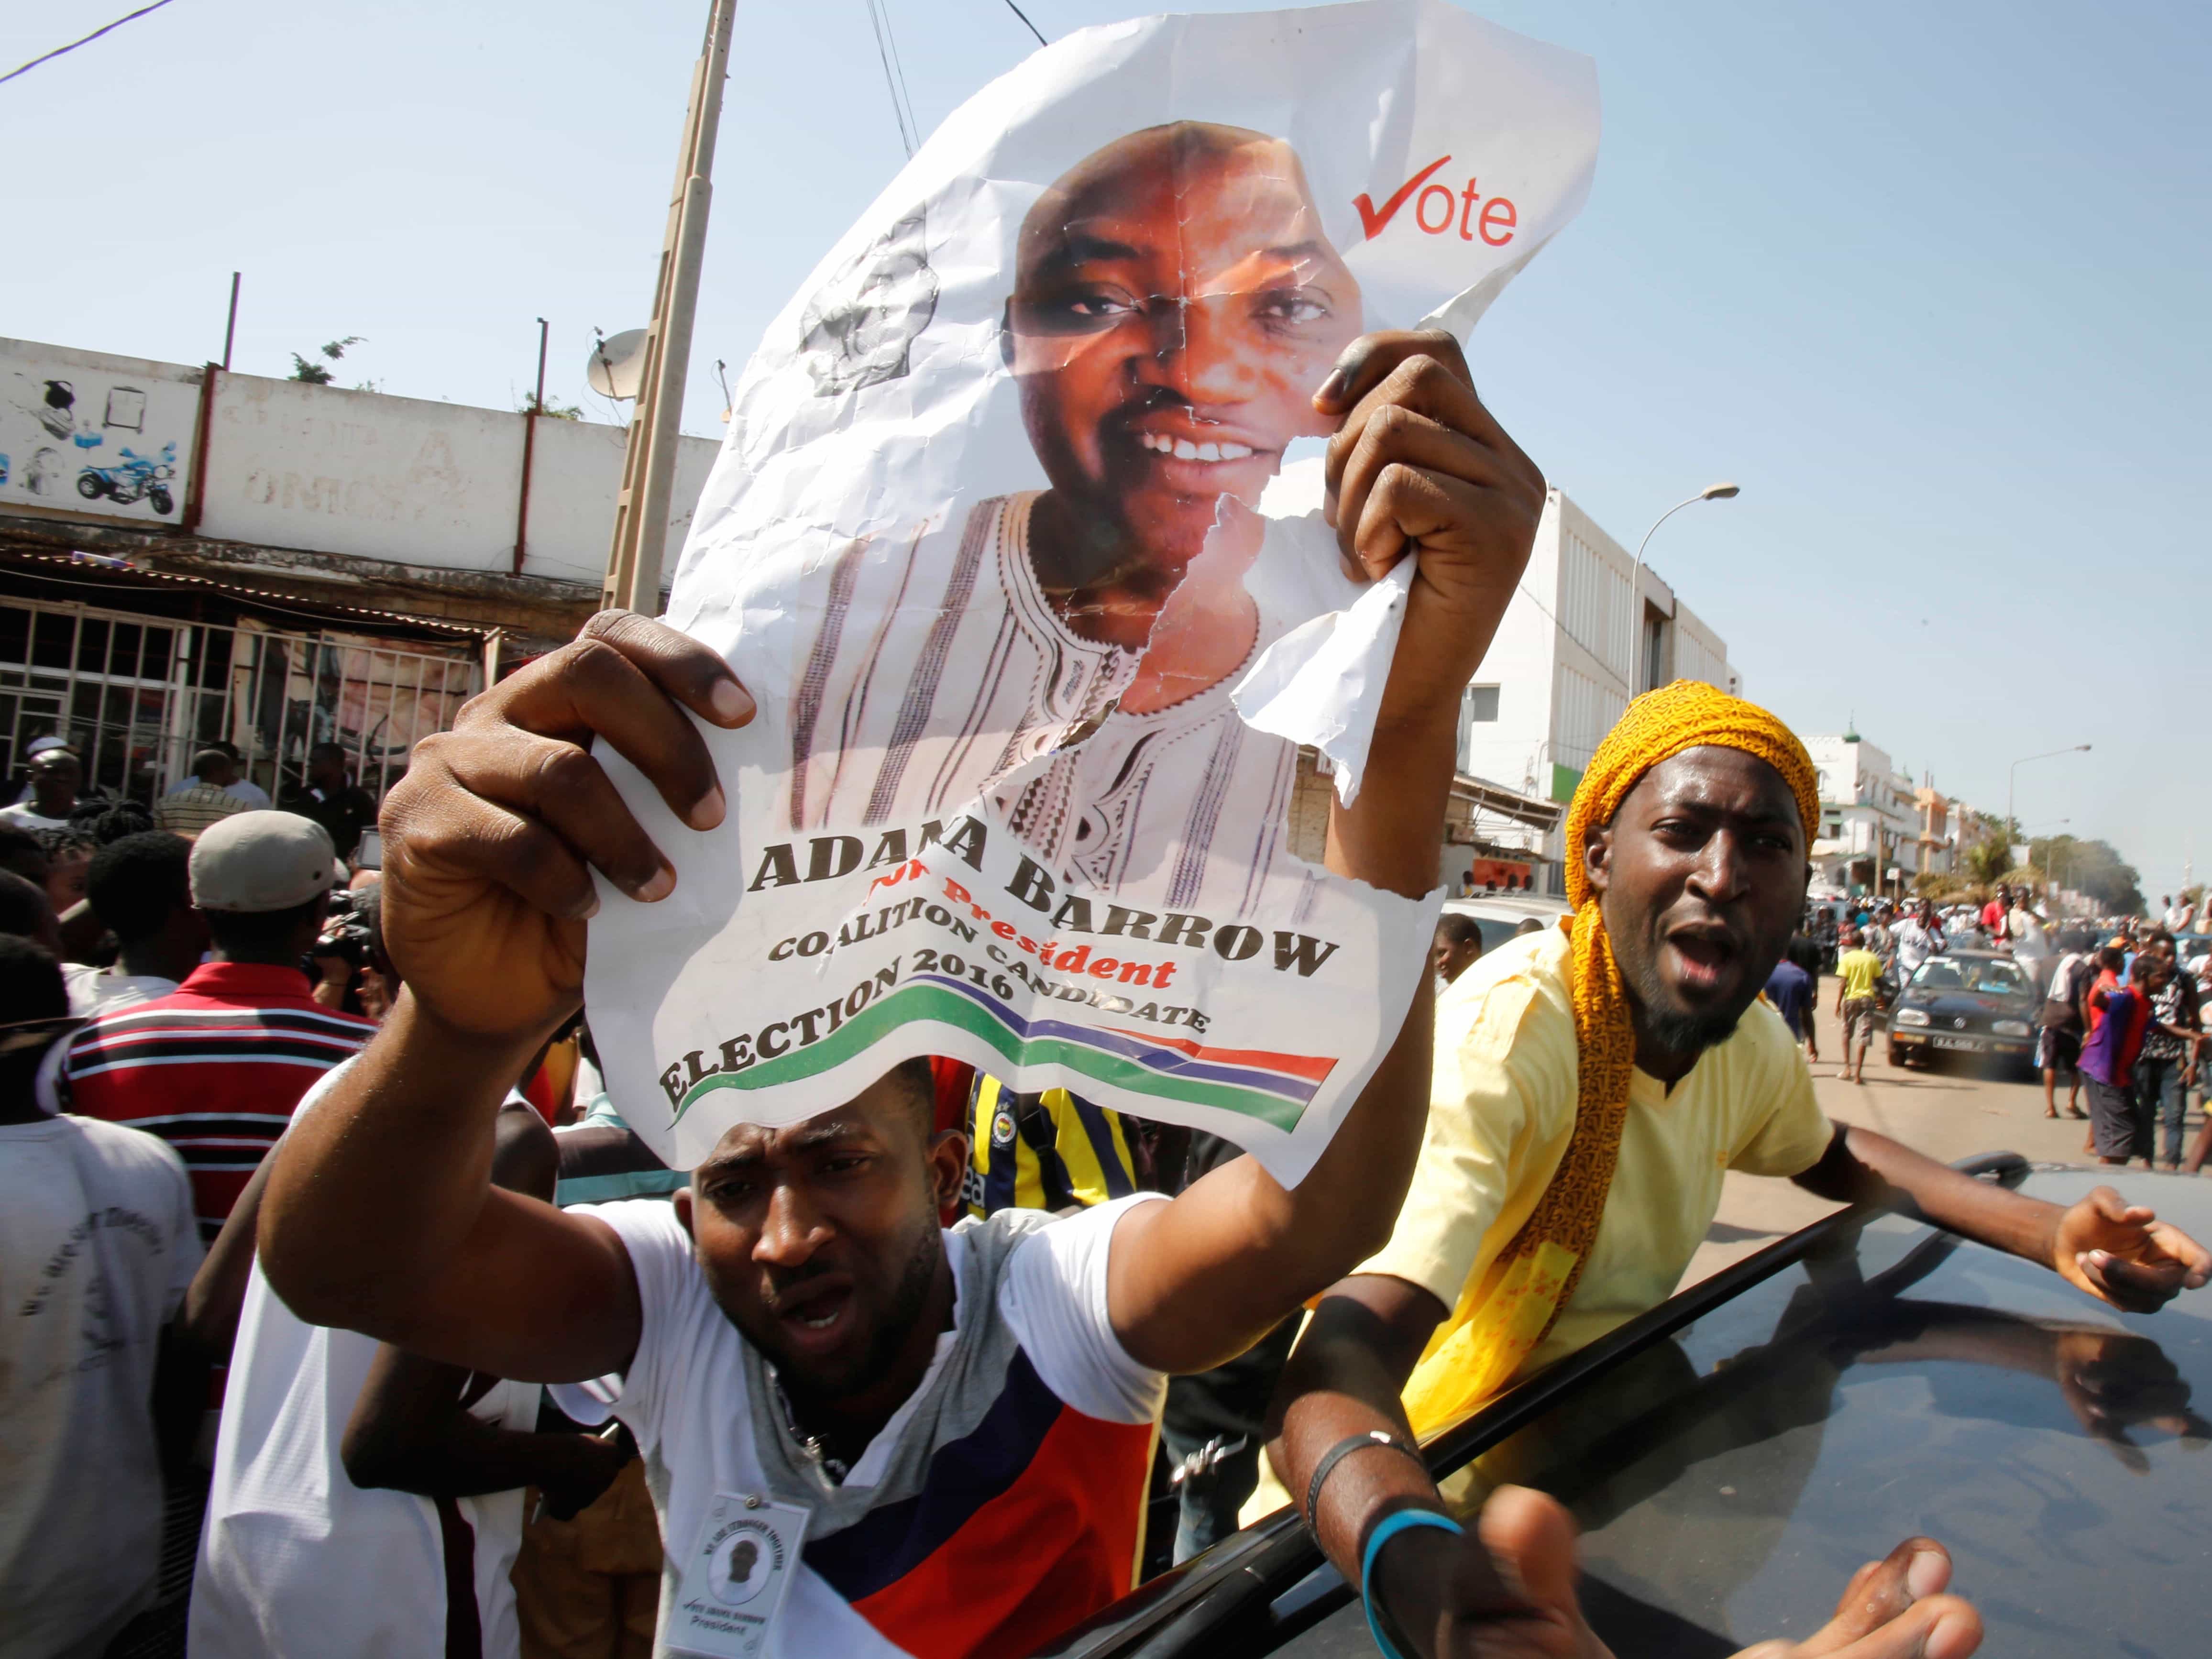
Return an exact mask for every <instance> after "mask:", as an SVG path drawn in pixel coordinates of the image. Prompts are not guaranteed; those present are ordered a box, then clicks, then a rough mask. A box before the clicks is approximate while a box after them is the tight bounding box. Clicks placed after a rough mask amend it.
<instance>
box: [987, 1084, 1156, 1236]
mask: <svg viewBox="0 0 2212 1659" xmlns="http://www.w3.org/2000/svg"><path fill="white" fill-rule="evenodd" d="M968 1138H969V1142H970V1143H971V1145H972V1147H973V1150H972V1151H971V1152H969V1164H968V1179H967V1182H966V1183H965V1185H966V1190H965V1192H964V1193H963V1194H962V1196H963V1198H964V1200H966V1204H967V1208H968V1213H969V1214H970V1215H974V1216H987V1215H995V1214H996V1213H998V1212H1000V1210H1004V1209H1010V1208H1011V1209H1021V1210H1064V1209H1066V1208H1068V1207H1070V1206H1083V1207H1085V1208H1088V1207H1089V1206H1091V1205H1093V1204H1103V1203H1104V1202H1106V1201H1107V1200H1109V1199H1114V1198H1126V1197H1127V1196H1128V1195H1129V1194H1131V1193H1133V1192H1134V1191H1136V1190H1137V1178H1136V1164H1135V1160H1134V1159H1133V1158H1132V1157H1131V1155H1130V1151H1129V1140H1128V1136H1127V1132H1126V1128H1125V1126H1124V1125H1123V1123H1122V1121H1121V1114H1120V1113H1118V1112H1115V1111H1111V1110H1109V1109H1107V1108H1105V1107H1103V1106H1093V1105H1092V1104H1091V1103H1090V1102H1089V1101H1087V1100H1083V1099H1080V1098H1079V1097H1076V1096H1074V1095H1072V1094H1070V1093H1068V1091H1066V1090H1065V1089H1047V1090H1045V1091H1043V1092H1042V1094H1034V1095H1018V1094H1013V1093H1012V1092H1010V1091H1007V1090H1006V1089H1004V1088H1002V1087H1001V1086H1000V1083H999V1080H998V1079H996V1078H994V1077H986V1076H984V1075H982V1074H981V1073H977V1075H976V1078H975V1086H974V1087H973V1088H972V1089H970V1090H969V1093H968Z"/></svg>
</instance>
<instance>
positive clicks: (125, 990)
mask: <svg viewBox="0 0 2212 1659" xmlns="http://www.w3.org/2000/svg"><path fill="white" fill-rule="evenodd" d="M62 982H63V983H64V985H65V986H67V987H69V1000H70V1012H71V1013H73V1014H75V1015H76V1016H77V1017H78V1018H80V1019H89V1018H92V1017H93V1016H94V1014H105V1013H109V1012H112V1011H114V1010H116V1009H118V1008H128V1007H131V1006H133V1005H134V1004H137V1003H141V1002H151V1001H152V1000H154V999H155V997H165V996H167V995H168V994H169V993H170V992H172V991H173V990H175V989H176V988H177V981H175V980H173V979H164V978H163V977H162V976H161V975H159V974H118V973H117V972H116V971H115V970H114V969H112V968H95V967H94V966H92V965H91V964H90V963H83V962H65V963H63V964H62ZM64 1046H66V1045H64Z"/></svg>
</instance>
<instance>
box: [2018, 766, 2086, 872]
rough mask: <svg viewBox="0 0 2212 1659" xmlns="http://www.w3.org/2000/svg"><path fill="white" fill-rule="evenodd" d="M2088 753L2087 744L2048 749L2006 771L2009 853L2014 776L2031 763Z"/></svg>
mask: <svg viewBox="0 0 2212 1659" xmlns="http://www.w3.org/2000/svg"><path fill="white" fill-rule="evenodd" d="M2088 752H2089V745H2088V744H2086V743H2077V744H2069V746H2068V747H2066V748H2064V749H2046V750H2044V751H2043V752H2042V753H2041V754H2039V755H2022V756H2021V757H2020V758H2019V759H2018V760H2016V761H2015V762H2014V763H2012V764H2011V766H2009V767H2008V768H2007V769H2006V770H2005V816H2004V836H2005V847H2006V848H2007V849H2008V851H2009V849H2010V848H2011V846H2012V836H2013V829H2014V828H2015V826H2014V823H2013V817H2012V783H2013V774H2014V773H2015V772H2017V771H2019V770H2020V769H2021V767H2023V766H2025V765H2027V763H2028V762H2030V761H2039V760H2050V759H2051V758H2052V757H2055V756H2058V755H2086V754H2087V753H2088Z"/></svg>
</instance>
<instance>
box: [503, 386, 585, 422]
mask: <svg viewBox="0 0 2212 1659" xmlns="http://www.w3.org/2000/svg"><path fill="white" fill-rule="evenodd" d="M533 406H534V407H535V408H536V409H537V410H538V414H539V415H540V416H543V417H544V418H545V419H546V420H549V421H580V420H582V419H583V418H584V411H583V410H582V408H581V407H580V405H578V404H563V403H556V402H554V401H553V400H552V399H550V398H548V399H547V400H546V401H545V402H544V403H542V404H541V403H539V402H538V394H537V393H536V392H524V393H523V394H522V401H521V402H520V403H519V404H515V406H514V412H515V413H516V414H518V415H527V414H529V413H530V411H531V410H532V407H533Z"/></svg>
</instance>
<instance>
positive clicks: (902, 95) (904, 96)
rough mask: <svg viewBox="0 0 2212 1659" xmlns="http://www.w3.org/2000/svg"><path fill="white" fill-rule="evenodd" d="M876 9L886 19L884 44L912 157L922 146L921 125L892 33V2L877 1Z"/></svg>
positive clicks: (908, 150) (908, 148)
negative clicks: (888, 55) (887, 47)
mask: <svg viewBox="0 0 2212 1659" xmlns="http://www.w3.org/2000/svg"><path fill="white" fill-rule="evenodd" d="M876 9H877V10H878V11H880V12H881V13H882V14H883V17H884V45H885V46H889V47H890V49H891V73H892V74H893V75H895V76H897V77H898V99H899V107H900V108H901V109H902V110H904V111H905V112H906V130H907V133H908V137H910V139H911V140H912V142H911V143H908V145H907V154H908V155H912V154H913V153H914V152H915V150H916V149H920V148H921V122H919V121H917V120H915V118H914V94H912V93H910V92H908V90H907V88H906V65H905V64H903V63H902V62H900V61H899V49H898V36H897V35H896V34H894V33H891V8H890V0H876Z"/></svg>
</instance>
